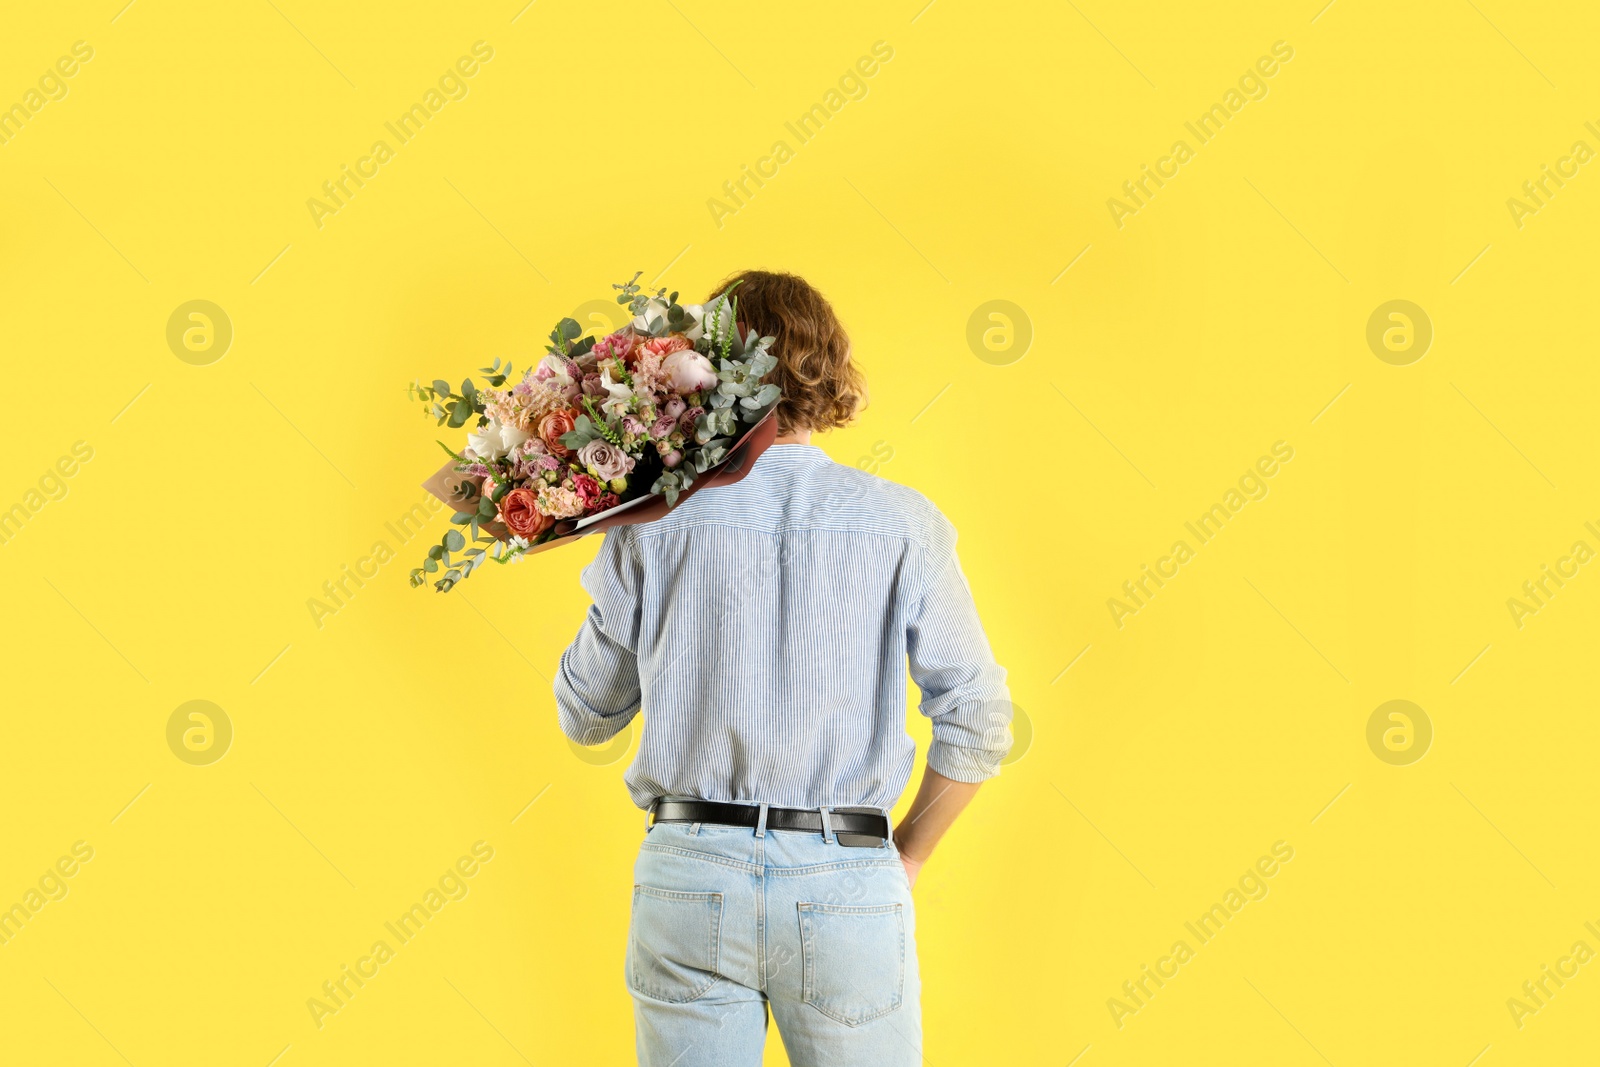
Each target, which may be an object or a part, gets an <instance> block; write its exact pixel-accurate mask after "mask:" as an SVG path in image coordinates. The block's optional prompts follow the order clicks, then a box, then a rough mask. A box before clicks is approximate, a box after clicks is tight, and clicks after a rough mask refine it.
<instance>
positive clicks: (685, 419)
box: [678, 406, 706, 437]
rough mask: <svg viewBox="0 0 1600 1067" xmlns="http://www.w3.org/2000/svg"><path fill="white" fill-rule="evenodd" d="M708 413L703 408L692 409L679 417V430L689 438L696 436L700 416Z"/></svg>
mask: <svg viewBox="0 0 1600 1067" xmlns="http://www.w3.org/2000/svg"><path fill="white" fill-rule="evenodd" d="M705 413H706V409H705V408H703V407H698V406H697V407H692V408H690V409H689V410H688V411H685V412H684V413H683V414H682V415H681V416H679V417H678V429H680V430H682V431H683V432H684V434H685V435H687V436H689V437H693V436H694V424H695V423H697V422H699V421H700V416H701V415H704V414H705Z"/></svg>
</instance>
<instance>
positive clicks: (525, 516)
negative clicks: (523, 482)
mask: <svg viewBox="0 0 1600 1067" xmlns="http://www.w3.org/2000/svg"><path fill="white" fill-rule="evenodd" d="M538 503H539V497H538V495H537V494H536V493H534V491H533V490H532V489H513V490H511V492H509V493H507V494H506V495H505V496H503V497H501V498H500V521H501V522H503V523H505V524H506V528H507V529H508V530H510V531H511V532H512V533H514V534H516V535H517V536H519V537H538V536H539V535H540V534H542V533H544V532H545V531H546V530H548V529H549V528H550V527H551V526H552V525H553V524H554V523H555V519H553V518H551V517H550V516H549V515H545V514H543V513H542V512H540V511H539V508H538Z"/></svg>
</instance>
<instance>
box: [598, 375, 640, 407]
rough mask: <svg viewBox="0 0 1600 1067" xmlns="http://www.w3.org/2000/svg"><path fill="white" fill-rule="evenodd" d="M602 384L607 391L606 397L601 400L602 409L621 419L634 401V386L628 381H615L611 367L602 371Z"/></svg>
mask: <svg viewBox="0 0 1600 1067" xmlns="http://www.w3.org/2000/svg"><path fill="white" fill-rule="evenodd" d="M600 385H601V387H602V388H603V389H605V391H606V399H605V400H603V401H601V403H600V410H601V411H604V412H605V413H606V414H608V415H611V416H614V417H616V418H619V419H620V418H621V417H622V416H623V414H624V413H625V412H626V411H627V410H628V405H629V404H630V403H632V402H633V387H632V386H630V385H628V384H627V383H626V382H618V381H613V380H612V378H611V368H610V367H607V368H606V369H605V370H603V371H601V372H600Z"/></svg>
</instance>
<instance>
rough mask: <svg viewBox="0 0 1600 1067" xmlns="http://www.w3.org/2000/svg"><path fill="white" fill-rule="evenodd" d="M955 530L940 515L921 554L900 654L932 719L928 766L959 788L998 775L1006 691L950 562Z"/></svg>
mask: <svg viewBox="0 0 1600 1067" xmlns="http://www.w3.org/2000/svg"><path fill="white" fill-rule="evenodd" d="M955 541H956V535H955V529H954V528H953V527H952V526H951V525H950V523H949V522H948V521H947V520H946V519H944V517H943V516H938V517H937V518H936V521H935V523H934V530H933V532H932V533H931V535H930V537H929V543H928V544H927V546H926V548H925V551H924V553H923V582H922V592H921V595H920V597H919V598H918V599H917V602H916V603H915V604H914V605H913V606H912V608H911V610H910V613H909V622H908V626H907V635H906V652H907V657H908V660H909V663H910V668H911V678H912V680H913V681H914V682H916V683H917V687H918V688H919V689H920V690H921V691H922V703H921V711H922V714H924V715H926V716H928V717H929V718H930V719H932V720H933V743H932V744H931V745H930V746H929V748H928V766H929V767H932V768H933V769H934V770H935V771H937V772H939V773H940V774H942V775H944V776H945V777H946V778H950V779H953V780H955V781H958V782H981V781H983V780H985V779H987V778H992V777H994V776H995V775H997V774H999V773H1000V761H1001V760H1002V759H1004V758H1005V756H1006V754H1007V753H1008V752H1010V751H1011V732H1010V730H1009V729H1008V727H1009V726H1010V723H1011V698H1010V691H1009V690H1008V689H1007V688H1006V672H1005V668H1004V667H1001V666H1000V665H999V664H998V663H996V662H995V659H994V653H993V652H992V651H991V650H990V648H989V639H988V637H987V636H986V635H985V634H984V632H983V624H982V623H981V622H979V620H978V608H977V605H976V604H974V603H973V599H972V590H971V588H970V587H969V586H968V585H967V578H966V575H965V574H963V573H962V571H961V563H960V561H959V560H958V559H957V558H956V551H955Z"/></svg>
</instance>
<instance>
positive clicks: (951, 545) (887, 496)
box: [555, 444, 1011, 809]
mask: <svg viewBox="0 0 1600 1067" xmlns="http://www.w3.org/2000/svg"><path fill="white" fill-rule="evenodd" d="M955 542H956V533H955V529H954V527H952V526H951V525H950V523H949V521H948V520H947V519H945V517H944V516H943V515H942V514H940V513H939V510H938V509H937V508H935V507H934V506H933V505H932V504H931V503H929V502H928V500H927V499H926V498H925V497H923V496H922V495H921V494H920V493H918V492H916V491H915V490H912V489H908V488H906V487H905V486H901V485H897V484H895V483H893V482H889V481H885V480H883V479H881V478H877V477H874V476H873V475H870V474H867V473H865V472H864V471H860V470H857V469H856V468H854V467H847V466H843V465H841V464H837V463H835V462H833V460H831V459H830V458H828V455H827V453H825V452H823V451H822V449H820V448H818V447H816V446H815V445H794V444H785V445H774V446H772V447H770V448H768V449H767V450H766V451H765V452H764V453H762V454H761V456H760V457H759V458H758V459H757V461H756V463H755V464H754V466H753V467H752V468H751V470H750V473H749V474H747V475H746V476H745V477H744V478H743V479H742V480H741V481H739V482H737V483H735V484H733V485H729V486H723V487H719V488H715V489H708V490H706V491H705V492H702V493H696V494H695V495H694V496H692V497H690V498H689V499H688V500H686V501H684V502H683V504H682V505H680V506H679V507H677V508H675V509H674V510H672V511H671V512H669V513H668V514H667V516H666V517H665V518H662V519H658V520H657V521H655V522H651V523H646V524H644V525H641V526H619V527H614V528H612V529H611V530H609V531H607V533H606V534H605V542H604V544H603V545H602V546H601V548H600V552H599V554H598V555H597V556H596V557H595V560H594V562H593V563H591V564H590V565H589V566H588V567H587V568H585V570H584V572H583V585H584V588H585V589H586V590H587V591H588V592H589V595H590V596H591V597H593V599H594V605H593V606H592V607H591V608H590V609H589V613H588V617H587V618H586V619H585V620H584V623H583V627H582V629H581V630H579V632H578V636H577V639H576V640H574V641H573V643H572V645H571V647H569V648H568V649H567V650H566V652H565V653H563V655H562V657H561V667H560V671H559V673H558V674H557V677H556V681H555V696H556V706H557V708H558V709H559V712H560V717H561V728H562V730H563V731H564V732H565V733H566V735H567V736H568V737H570V738H572V739H573V740H574V741H577V742H579V743H580V744H585V745H598V744H601V743H603V742H604V741H606V740H607V739H609V738H610V737H612V736H613V735H614V734H616V733H617V732H618V731H620V730H622V729H624V728H625V727H626V726H627V725H628V723H629V722H630V721H631V720H632V719H633V717H634V715H636V714H638V713H639V712H640V711H642V712H643V714H644V732H643V737H642V739H641V741H640V744H639V751H638V755H637V756H636V757H635V759H634V761H633V764H632V765H631V766H630V767H629V768H628V771H627V774H626V775H625V777H624V780H625V782H626V783H627V786H628V790H629V792H630V793H631V794H632V796H633V801H634V803H635V804H637V805H639V806H640V807H641V808H648V807H649V806H650V804H651V803H652V802H653V801H654V800H656V799H657V798H659V797H663V796H678V797H698V798H700V799H702V800H715V801H732V802H736V803H744V804H759V803H768V804H773V805H777V806H783V807H798V808H817V807H823V806H827V807H844V806H848V805H863V806H870V807H879V808H884V809H887V808H889V807H891V806H892V805H893V804H894V802H895V800H896V798H898V797H899V795H900V793H901V792H902V791H903V790H904V789H905V787H906V783H907V781H908V780H909V779H910V777H911V772H912V769H913V765H914V762H915V758H916V744H915V742H914V741H912V739H911V737H910V735H909V734H908V733H907V732H906V668H907V665H908V664H909V666H910V674H911V678H912V679H913V680H914V681H915V682H916V683H917V686H918V688H919V689H920V690H921V691H922V703H921V710H922V713H923V714H924V715H927V716H928V717H929V718H931V719H932V720H933V742H932V744H931V746H930V747H929V749H928V765H929V766H931V767H932V768H933V769H934V770H936V771H938V772H939V773H940V774H943V775H945V776H946V777H948V778H953V779H955V780H957V781H962V782H977V781H982V780H983V779H985V778H989V777H992V776H993V775H995V774H997V773H998V772H999V769H1000V760H1001V759H1002V758H1003V757H1004V756H1005V754H1006V753H1007V752H1008V751H1009V749H1010V747H1011V735H1010V731H1009V729H1008V726H1009V723H1010V719H1011V705H1010V701H1009V696H1008V693H1007V690H1006V685H1005V675H1006V672H1005V670H1004V668H1002V667H1000V666H999V665H997V664H996V663H995V660H994V656H993V654H992V653H991V652H990V650H989V642H988V639H987V638H986V637H985V636H984V632H983V627H982V625H981V624H980V623H979V621H978V613H977V609H976V608H975V606H974V605H973V601H972V592H971V590H970V589H969V588H968V586H967V580H966V577H965V576H964V575H963V574H962V572H961V565H960V563H959V562H958V560H957V559H956V552H955Z"/></svg>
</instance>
